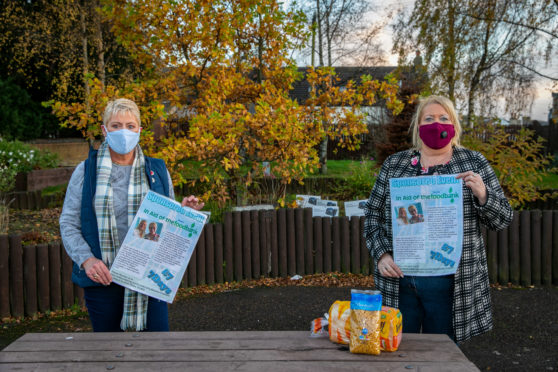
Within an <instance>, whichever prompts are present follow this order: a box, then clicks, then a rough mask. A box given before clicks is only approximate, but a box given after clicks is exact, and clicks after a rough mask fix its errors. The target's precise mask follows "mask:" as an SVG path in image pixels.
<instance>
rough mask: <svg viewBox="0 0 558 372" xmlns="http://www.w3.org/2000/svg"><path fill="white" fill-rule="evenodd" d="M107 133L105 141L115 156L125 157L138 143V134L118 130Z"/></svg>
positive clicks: (126, 130)
mask: <svg viewBox="0 0 558 372" xmlns="http://www.w3.org/2000/svg"><path fill="white" fill-rule="evenodd" d="M105 131H106V133H107V136H106V140H107V143H108V145H109V147H110V148H111V149H112V151H114V152H116V153H117V154H121V155H125V154H127V153H129V152H130V151H132V150H133V149H134V148H135V147H136V145H137V144H138V142H139V138H140V134H139V132H132V131H131V130H129V129H120V130H116V131H114V132H109V131H107V130H106V128H105Z"/></svg>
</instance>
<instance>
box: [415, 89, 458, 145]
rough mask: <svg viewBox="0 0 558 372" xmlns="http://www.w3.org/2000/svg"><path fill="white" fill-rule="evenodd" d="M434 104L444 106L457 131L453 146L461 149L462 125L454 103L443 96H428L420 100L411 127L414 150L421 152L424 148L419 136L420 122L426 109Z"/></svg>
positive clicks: (452, 141) (452, 142) (452, 140)
mask: <svg viewBox="0 0 558 372" xmlns="http://www.w3.org/2000/svg"><path fill="white" fill-rule="evenodd" d="M432 104H438V105H440V106H442V107H443V108H444V110H446V112H447V113H448V115H449V117H450V120H451V123H452V124H453V128H454V130H455V136H454V137H453V138H452V139H451V144H452V146H457V147H460V146H461V144H460V139H461V124H460V123H459V118H458V117H457V112H455V106H454V105H453V102H452V101H451V100H449V99H448V98H446V97H442V96H428V97H424V98H421V99H420V101H419V104H418V106H417V109H416V111H415V114H414V115H413V120H412V121H411V126H410V127H409V132H411V134H412V136H413V148H415V149H416V150H420V149H421V147H422V140H421V139H420V136H419V125H420V120H421V117H422V112H423V111H424V108H425V107H426V106H428V105H432Z"/></svg>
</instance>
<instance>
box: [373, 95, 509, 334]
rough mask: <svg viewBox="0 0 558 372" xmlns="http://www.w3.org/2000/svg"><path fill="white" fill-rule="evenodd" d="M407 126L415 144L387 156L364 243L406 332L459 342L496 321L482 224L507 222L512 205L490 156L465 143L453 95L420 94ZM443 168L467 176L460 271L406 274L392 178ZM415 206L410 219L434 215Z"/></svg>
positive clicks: (380, 285)
mask: <svg viewBox="0 0 558 372" xmlns="http://www.w3.org/2000/svg"><path fill="white" fill-rule="evenodd" d="M409 131H410V132H411V133H412V136H413V148H411V149H409V150H405V151H401V152H398V153H396V154H393V155H391V156H389V157H388V158H387V159H386V160H385V161H384V163H383V164H382V168H381V171H380V174H379V176H378V179H377V180H376V183H375V184H374V188H373V189H372V193H371V194H370V198H369V200H368V202H367V203H366V207H365V215H366V220H365V227H364V234H365V236H366V245H367V247H368V250H369V251H370V254H371V255H372V257H373V258H374V261H375V263H376V265H375V270H374V283H375V285H376V288H377V289H379V290H380V291H381V292H382V295H383V300H384V305H386V306H391V307H395V308H399V310H401V314H402V316H403V332H404V333H421V332H422V333H441V334H443V333H445V334H447V335H449V336H450V337H451V338H452V339H454V340H455V341H457V342H461V341H465V340H467V339H469V338H470V337H472V336H476V335H479V334H482V333H484V332H486V331H488V330H490V329H491V328H492V313H491V303H490V291H489V283H488V266H487V260H486V253H485V249H484V244H483V240H482V234H481V225H483V226H485V227H487V228H489V229H492V230H500V229H503V228H505V227H506V226H508V225H509V223H510V222H511V220H512V216H513V211H512V209H511V207H510V204H509V203H508V200H507V199H506V197H505V196H504V193H503V191H502V188H501V187H500V184H499V182H498V178H497V177H496V174H495V173H494V170H493V169H492V167H491V166H490V164H489V163H488V161H487V160H486V158H485V157H484V156H483V155H482V154H480V153H479V152H476V151H471V150H468V149H466V148H464V147H462V146H461V145H460V141H459V140H460V136H461V126H460V124H459V119H458V116H457V113H456V112H455V108H454V106H453V103H452V102H451V101H450V100H449V99H447V98H445V97H440V96H430V97H425V98H423V99H421V101H420V102H419V104H418V106H417V110H416V112H415V115H414V117H413V120H412V122H411V125H410V130H409ZM438 174H440V175H441V174H457V177H456V178H457V179H459V180H461V181H460V182H462V191H463V246H462V253H461V259H460V261H459V265H458V267H457V268H456V271H455V274H451V275H440V276H412V275H405V273H404V272H403V271H402V270H401V268H400V267H399V266H398V265H397V264H396V263H395V262H394V259H393V244H392V243H393V233H392V226H391V218H392V217H391V214H392V213H393V212H392V209H393V208H392V206H391V200H390V188H389V182H390V181H389V180H390V179H391V178H401V177H421V176H427V175H438ZM411 207H412V208H411ZM402 211H403V212H404V211H405V209H404V208H402ZM409 212H411V214H412V215H413V217H412V218H411V221H410V222H411V223H416V222H423V221H426V222H428V221H427V218H428V215H427V214H425V216H422V215H419V214H418V211H417V210H416V207H415V206H414V205H411V206H410V207H409Z"/></svg>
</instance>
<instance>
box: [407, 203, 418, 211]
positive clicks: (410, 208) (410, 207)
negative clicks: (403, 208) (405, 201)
mask: <svg viewBox="0 0 558 372" xmlns="http://www.w3.org/2000/svg"><path fill="white" fill-rule="evenodd" d="M407 209H408V210H409V213H411V210H414V211H415V212H417V213H418V210H417V207H415V206H414V205H413V204H411V205H409V208H407Z"/></svg>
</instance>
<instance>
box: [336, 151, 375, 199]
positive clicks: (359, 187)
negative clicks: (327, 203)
mask: <svg viewBox="0 0 558 372" xmlns="http://www.w3.org/2000/svg"><path fill="white" fill-rule="evenodd" d="M379 172H380V169H379V167H378V165H377V164H376V162H375V161H374V159H372V158H371V159H370V160H364V159H363V160H361V161H360V162H354V163H352V164H351V165H349V175H348V176H347V177H346V178H345V182H343V183H341V184H340V185H338V186H336V187H335V188H334V193H335V195H336V197H337V198H339V199H341V200H353V199H367V198H368V197H369V196H370V192H371V191H372V187H374V183H375V182H376V178H377V177H378V173H379Z"/></svg>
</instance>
